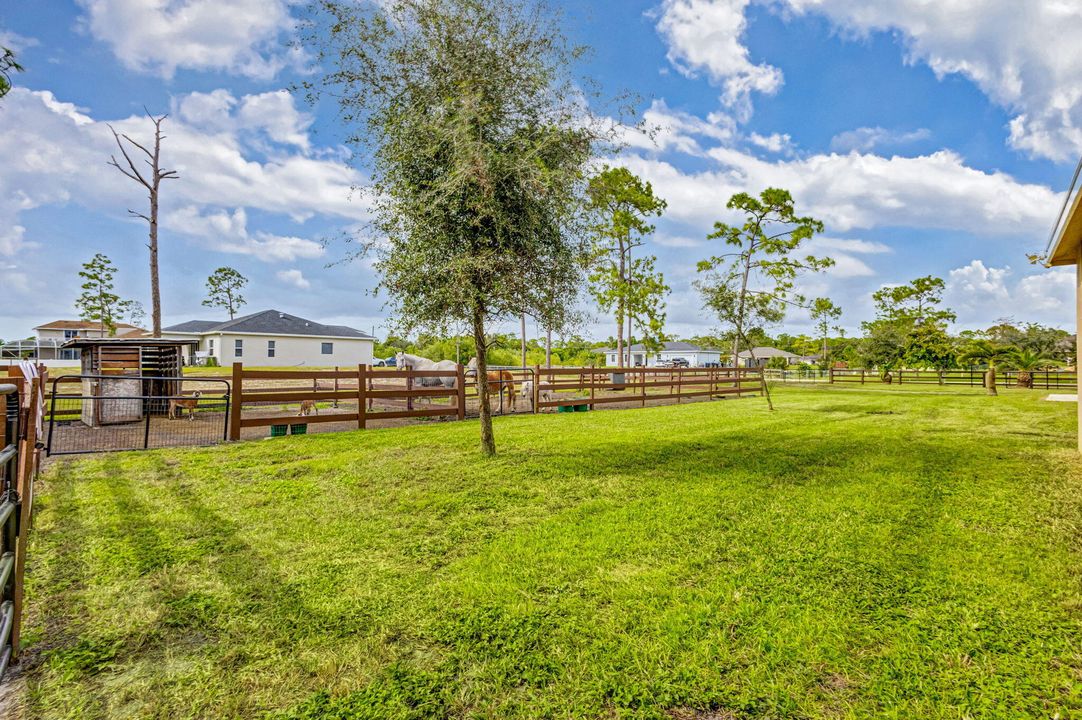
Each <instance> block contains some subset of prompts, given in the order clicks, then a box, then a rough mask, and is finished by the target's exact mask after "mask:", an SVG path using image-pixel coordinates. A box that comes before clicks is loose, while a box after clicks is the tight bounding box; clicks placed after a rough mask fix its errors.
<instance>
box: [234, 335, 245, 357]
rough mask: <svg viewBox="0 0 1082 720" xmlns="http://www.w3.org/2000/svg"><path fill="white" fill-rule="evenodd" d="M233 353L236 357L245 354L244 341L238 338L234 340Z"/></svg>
mask: <svg viewBox="0 0 1082 720" xmlns="http://www.w3.org/2000/svg"><path fill="white" fill-rule="evenodd" d="M233 355H234V356H236V357H243V356H244V341H243V340H240V339H237V340H234V341H233Z"/></svg>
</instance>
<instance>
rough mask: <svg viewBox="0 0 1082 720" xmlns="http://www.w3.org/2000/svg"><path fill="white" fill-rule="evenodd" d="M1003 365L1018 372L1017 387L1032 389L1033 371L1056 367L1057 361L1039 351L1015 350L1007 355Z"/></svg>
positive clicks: (1028, 349) (1029, 349)
mask: <svg viewBox="0 0 1082 720" xmlns="http://www.w3.org/2000/svg"><path fill="white" fill-rule="evenodd" d="M1004 364H1006V365H1007V366H1008V367H1012V368H1014V369H1015V370H1017V371H1018V387H1020V388H1032V387H1033V371H1034V370H1044V369H1046V368H1048V367H1050V366H1053V365H1058V364H1059V361H1058V360H1057V359H1056V358H1054V357H1052V356H1050V355H1047V354H1045V353H1043V352H1041V351H1040V350H1033V349H1031V348H1015V349H1013V350H1011V351H1010V353H1009V354H1008V355H1007V357H1006V358H1005V360H1004Z"/></svg>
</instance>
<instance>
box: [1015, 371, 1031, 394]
mask: <svg viewBox="0 0 1082 720" xmlns="http://www.w3.org/2000/svg"><path fill="white" fill-rule="evenodd" d="M1017 385H1018V387H1020V388H1026V389H1029V390H1032V389H1033V373H1031V372H1030V371H1029V370H1019V371H1018V380H1017Z"/></svg>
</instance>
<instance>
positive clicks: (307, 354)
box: [162, 310, 376, 367]
mask: <svg viewBox="0 0 1082 720" xmlns="http://www.w3.org/2000/svg"><path fill="white" fill-rule="evenodd" d="M162 337H166V338H176V339H181V340H187V339H197V340H199V347H198V349H197V350H196V354H195V357H194V358H193V360H194V361H198V362H205V361H206V360H207V359H209V358H214V359H215V360H217V362H218V364H219V365H231V364H233V363H234V362H242V363H244V364H245V365H249V366H256V367H259V366H271V367H274V366H286V367H294V366H301V367H304V366H307V367H334V366H339V367H356V366H357V365H361V364H371V363H372V356H373V351H374V349H375V343H376V339H375V338H374V337H372V336H371V335H369V334H367V333H364V332H361V331H360V330H355V329H354V328H351V327H347V326H345V325H324V324H322V323H318V322H315V321H314V320H306V319H304V318H302V317H297V316H296V315H290V314H288V313H284V312H280V311H278V310H264V311H263V312H258V313H253V314H251V315H245V316H244V317H239V318H236V319H234V320H226V321H224V322H222V321H218V320H189V321H188V322H182V323H180V324H179V325H171V326H169V327H166V328H162Z"/></svg>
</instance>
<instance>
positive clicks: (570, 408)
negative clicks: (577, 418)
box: [556, 405, 575, 412]
mask: <svg viewBox="0 0 1082 720" xmlns="http://www.w3.org/2000/svg"><path fill="white" fill-rule="evenodd" d="M556 412H575V406H574V405H557V406H556Z"/></svg>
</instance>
